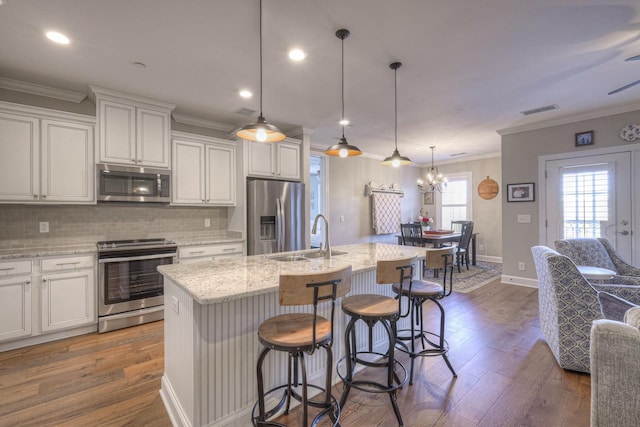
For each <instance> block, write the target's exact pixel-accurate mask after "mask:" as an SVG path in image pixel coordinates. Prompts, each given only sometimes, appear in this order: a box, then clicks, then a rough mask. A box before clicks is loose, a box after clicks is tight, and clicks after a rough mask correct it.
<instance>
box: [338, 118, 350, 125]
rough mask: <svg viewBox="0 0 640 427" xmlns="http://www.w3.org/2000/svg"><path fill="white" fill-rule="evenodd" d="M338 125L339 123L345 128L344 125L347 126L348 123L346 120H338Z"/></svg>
mask: <svg viewBox="0 0 640 427" xmlns="http://www.w3.org/2000/svg"><path fill="white" fill-rule="evenodd" d="M338 123H340V124H341V125H342V126H346V125H348V124H349V123H350V122H349V120H347V119H342V120H340V121H339V122H338Z"/></svg>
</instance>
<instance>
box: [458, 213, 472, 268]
mask: <svg viewBox="0 0 640 427" xmlns="http://www.w3.org/2000/svg"><path fill="white" fill-rule="evenodd" d="M460 234H461V235H460V241H459V242H458V246H457V250H456V264H457V266H458V273H460V264H466V265H467V270H468V269H469V244H470V243H471V237H472V236H473V221H465V222H464V223H463V224H462V230H461V231H460Z"/></svg>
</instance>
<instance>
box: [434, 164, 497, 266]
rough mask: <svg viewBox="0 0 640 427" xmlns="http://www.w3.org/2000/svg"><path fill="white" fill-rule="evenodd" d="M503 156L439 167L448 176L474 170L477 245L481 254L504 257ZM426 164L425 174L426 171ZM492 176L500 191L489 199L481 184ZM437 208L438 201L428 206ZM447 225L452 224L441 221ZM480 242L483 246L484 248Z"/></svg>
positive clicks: (474, 226)
mask: <svg viewBox="0 0 640 427" xmlns="http://www.w3.org/2000/svg"><path fill="white" fill-rule="evenodd" d="M501 166H502V164H501V158H500V157H499V156H496V157H490V158H485V159H478V160H469V161H462V162H456V163H448V164H447V163H445V164H439V165H438V169H439V170H440V172H441V173H443V174H444V175H445V176H446V175H447V174H452V173H459V172H471V179H472V185H471V194H472V195H473V196H472V200H471V205H472V218H471V219H472V220H473V231H474V232H476V233H478V237H477V242H478V244H477V246H476V248H477V249H478V255H479V256H488V257H495V258H500V257H502V198H501V194H502V192H503V186H502V171H501ZM426 173H427V172H426V168H425V169H424V170H423V174H424V175H426ZM487 176H489V177H490V178H491V179H493V180H494V181H496V182H497V183H498V185H499V193H498V195H497V196H496V197H494V198H493V199H491V200H485V199H483V198H481V197H480V196H479V195H478V185H479V184H480V182H482V180H484V179H486V178H487ZM428 208H430V214H431V210H433V211H434V212H433V214H434V215H436V216H437V212H435V205H434V206H428ZM440 226H441V227H442V228H447V227H448V224H440ZM480 244H481V245H482V246H483V250H480Z"/></svg>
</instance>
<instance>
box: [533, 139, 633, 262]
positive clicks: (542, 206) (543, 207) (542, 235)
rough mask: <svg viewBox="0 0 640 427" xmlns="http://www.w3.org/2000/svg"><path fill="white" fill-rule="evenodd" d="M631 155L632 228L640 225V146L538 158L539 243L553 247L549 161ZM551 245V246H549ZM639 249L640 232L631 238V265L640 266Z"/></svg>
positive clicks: (597, 149) (596, 149)
mask: <svg viewBox="0 0 640 427" xmlns="http://www.w3.org/2000/svg"><path fill="white" fill-rule="evenodd" d="M623 152H630V153H631V174H632V176H631V198H632V200H631V218H632V226H635V225H636V224H640V222H639V221H638V220H639V219H640V218H639V212H640V197H635V195H636V189H639V188H640V171H636V167H635V165H640V144H630V145H619V146H616V147H605V148H594V149H589V150H580V151H572V152H568V153H559V154H549V155H544V156H539V157H538V183H539V185H538V194H539V196H540V203H539V204H538V217H539V218H540V222H539V224H538V241H539V242H540V244H541V245H545V246H550V247H551V246H553V245H552V244H553V242H547V230H546V224H545V221H546V211H547V194H546V192H547V190H546V177H545V165H546V163H547V162H548V161H552V160H563V159H575V158H578V157H591V156H598V155H604V154H615V153H623ZM549 243H551V245H550V244H549ZM638 248H640V231H639V232H638V233H634V234H633V235H632V238H631V253H632V256H633V259H632V261H631V263H632V264H633V265H640V254H638V252H640V251H638Z"/></svg>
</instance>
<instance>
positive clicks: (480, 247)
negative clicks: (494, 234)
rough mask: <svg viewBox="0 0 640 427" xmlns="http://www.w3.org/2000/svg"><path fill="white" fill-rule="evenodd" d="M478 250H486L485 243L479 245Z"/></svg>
mask: <svg viewBox="0 0 640 427" xmlns="http://www.w3.org/2000/svg"><path fill="white" fill-rule="evenodd" d="M478 250H480V251H484V245H483V244H482V243H480V244H479V245H478Z"/></svg>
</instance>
